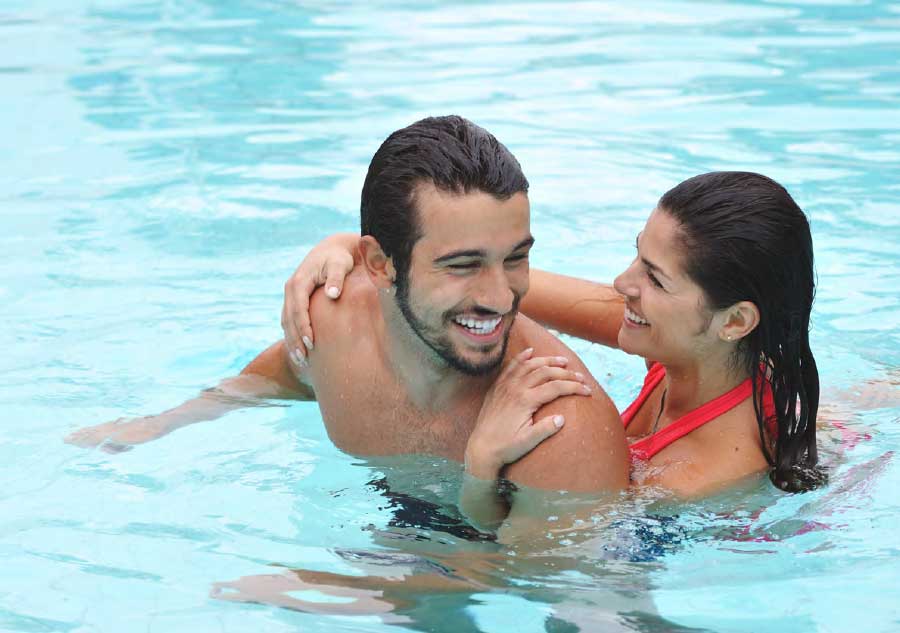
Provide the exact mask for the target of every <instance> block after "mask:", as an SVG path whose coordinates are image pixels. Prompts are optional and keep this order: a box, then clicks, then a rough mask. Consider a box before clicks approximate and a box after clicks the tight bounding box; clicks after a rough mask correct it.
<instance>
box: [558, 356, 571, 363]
mask: <svg viewBox="0 0 900 633" xmlns="http://www.w3.org/2000/svg"><path fill="white" fill-rule="evenodd" d="M556 362H558V363H568V362H569V359H568V358H566V357H565V356H557V357H556Z"/></svg>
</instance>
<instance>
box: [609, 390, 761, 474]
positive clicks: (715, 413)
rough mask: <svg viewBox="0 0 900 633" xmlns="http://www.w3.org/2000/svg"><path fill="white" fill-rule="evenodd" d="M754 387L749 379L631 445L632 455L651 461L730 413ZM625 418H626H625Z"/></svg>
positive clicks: (747, 396)
mask: <svg viewBox="0 0 900 633" xmlns="http://www.w3.org/2000/svg"><path fill="white" fill-rule="evenodd" d="M752 392H753V387H752V385H751V384H750V379H749V378H748V379H747V380H745V381H744V382H742V383H741V384H739V385H738V386H737V387H735V388H734V389H732V390H731V391H728V392H726V393H723V394H722V395H721V396H719V397H718V398H715V399H713V400H710V401H709V402H707V403H706V404H704V405H702V406H700V407H698V408H696V409H694V410H693V411H691V412H690V413H687V414H685V415H683V416H681V417H680V418H678V419H677V420H675V421H674V422H672V423H671V424H670V425H668V426H667V427H665V428H663V429H661V430H659V431H657V432H656V433H654V434H653V435H651V436H649V437H645V438H643V439H641V440H638V441H637V442H635V443H633V444H632V445H631V454H632V456H633V457H637V458H638V459H644V460H647V459H650V458H651V457H653V456H654V455H656V454H657V453H658V452H659V451H661V450H662V449H664V448H666V447H667V446H668V445H669V444H671V443H672V442H675V441H676V440H679V439H681V438H682V437H684V436H685V435H687V434H688V433H690V432H691V431H695V430H697V429H698V428H700V427H701V426H703V425H704V424H706V423H707V422H711V421H712V420H715V419H716V418H717V417H719V416H720V415H722V414H723V413H725V412H727V411H730V410H731V409H733V408H734V407H736V406H737V405H739V404H740V403H741V402H743V401H744V400H746V399H747V398H749V397H750V395H751V394H752ZM623 417H624V416H623Z"/></svg>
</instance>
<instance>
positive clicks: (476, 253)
mask: <svg viewBox="0 0 900 633" xmlns="http://www.w3.org/2000/svg"><path fill="white" fill-rule="evenodd" d="M533 244H534V237H532V236H531V235H529V236H528V237H526V238H525V239H524V240H522V241H521V242H519V243H518V244H516V245H515V247H514V248H513V249H512V250H513V252H516V251H520V250H522V249H523V248H530V247H531V246H532V245H533ZM486 256H487V252H486V251H483V250H478V249H470V250H461V251H452V252H450V253H447V254H446V255H441V256H440V257H437V258H435V260H434V263H435V264H440V263H443V262H446V261H450V260H451V259H460V258H463V257H473V258H477V257H486Z"/></svg>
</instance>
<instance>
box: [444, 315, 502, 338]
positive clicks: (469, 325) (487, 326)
mask: <svg viewBox="0 0 900 633" xmlns="http://www.w3.org/2000/svg"><path fill="white" fill-rule="evenodd" d="M453 320H454V321H456V322H457V323H459V324H460V325H461V326H463V327H464V328H466V329H467V330H469V331H470V332H472V333H473V334H481V335H484V334H490V333H491V332H493V331H494V330H496V329H497V326H498V325H500V321H502V320H503V318H502V317H497V318H496V319H488V320H481V319H465V318H462V317H456V318H455V319H453Z"/></svg>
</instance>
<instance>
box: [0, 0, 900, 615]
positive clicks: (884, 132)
mask: <svg viewBox="0 0 900 633" xmlns="http://www.w3.org/2000/svg"><path fill="white" fill-rule="evenodd" d="M898 59H900V4H898V3H897V2H877V1H872V2H866V1H859V0H821V1H816V0H795V1H790V0H784V1H776V0H773V1H771V2H749V1H746V2H730V3H724V2H708V3H707V2H704V3H690V2H674V1H673V2H663V1H657V2H641V3H635V4H632V3H612V2H610V3H605V2H555V3H550V2H477V1H473V2H465V3H447V4H443V3H437V2H418V3H408V2H386V3H381V2H368V3H353V2H339V1H333V2H332V1H324V2H297V1H295V2H284V1H278V0H259V1H257V2H215V1H212V0H206V1H203V0H195V1H192V2H188V1H186V0H169V1H165V2H150V1H145V2H137V1H132V2H128V1H124V0H123V1H112V0H108V1H104V0H93V1H91V2H86V1H82V2H77V1H73V2H59V1H57V2H40V1H38V2H24V1H21V0H2V1H0V94H2V97H3V98H2V100H0V139H2V141H0V218H2V224H3V231H2V232H0V253H2V255H0V321H2V323H3V327H2V328H0V349H2V350H3V352H4V353H3V357H2V359H0V421H2V424H0V556H2V561H3V564H2V566H0V630H9V631H35V632H37V631H42V632H43V631H72V632H76V631H77V632H82V631H84V632H87V631H92V632H93V631H98V632H99V631H110V632H116V633H119V632H123V631H165V632H167V633H170V632H177V631H191V632H192V633H196V632H198V631H216V632H219V631H241V632H243V631H263V630H264V631H268V632H277V631H297V630H303V631H341V630H342V631H386V630H395V629H396V628H397V627H400V629H401V630H404V629H405V630H413V631H490V632H494V631H513V630H514V631H516V632H517V633H526V632H531V631H545V630H547V631H568V630H576V629H577V628H580V629H582V630H589V631H594V630H624V631H684V630H704V631H753V632H756V631H847V630H861V631H866V632H867V633H874V632H877V631H896V630H900V606H898V600H897V598H898V593H897V587H898V586H900V547H898V541H897V538H896V529H895V526H896V516H897V515H898V512H900V497H898V493H897V491H898V490H900V464H898V461H900V458H897V457H895V454H896V451H897V450H898V449H900V426H898V424H897V422H898V420H900V407H898V396H897V392H898V383H900V369H898V367H900V310H898V290H897V289H898V287H900V272H898V271H900V269H898V259H900V257H898V251H900V248H898V245H900V214H898V211H897V199H898V196H900V177H898V174H900V149H898V148H900V65H898V61H897V60H898ZM447 113H458V114H462V115H464V116H466V117H468V118H470V119H472V120H474V121H476V122H477V123H479V124H481V125H483V126H485V127H486V128H488V129H489V130H491V131H492V132H494V133H495V134H496V135H497V137H498V138H499V139H501V140H502V141H503V142H504V143H505V144H507V146H508V147H509V148H510V149H511V150H512V151H513V152H514V153H515V154H516V155H517V157H518V158H519V160H520V161H521V163H522V165H523V168H524V170H525V173H526V175H527V176H528V178H529V179H530V181H531V185H532V189H531V201H532V209H533V232H534V234H535V236H536V238H537V246H536V248H535V250H534V256H533V264H534V265H536V266H539V267H544V268H549V269H552V270H555V271H560V272H565V273H568V274H572V275H581V276H585V277H589V278H593V279H597V280H605V281H609V280H611V279H612V278H613V277H614V276H615V275H616V274H617V273H618V272H619V271H620V270H622V269H623V268H624V267H625V265H626V263H627V262H628V261H629V260H630V258H631V257H632V253H633V251H632V243H633V238H634V235H635V234H636V232H637V231H638V230H639V229H640V227H641V226H642V223H643V221H644V219H645V218H646V216H647V215H648V212H649V210H650V209H652V207H653V205H654V203H655V201H656V199H657V198H658V197H659V196H660V195H661V194H662V193H663V192H664V191H665V190H667V189H668V188H669V187H671V186H672V185H674V184H676V183H677V182H679V181H680V180H682V179H684V178H686V177H688V176H691V175H694V174H697V173H700V172H704V171H710V170H714V169H742V170H752V171H759V172H762V173H765V174H767V175H769V176H771V177H773V178H775V179H776V180H778V181H780V182H782V183H783V184H785V185H786V186H787V187H788V189H789V190H790V191H791V192H792V193H793V194H794V196H795V198H796V199H797V200H798V202H799V203H800V205H801V206H802V207H803V208H804V209H805V210H806V211H807V213H808V214H809V216H810V218H811V222H812V228H813V237H814V240H815V246H816V256H817V271H818V282H819V286H818V294H817V300H816V304H815V309H814V314H813V332H812V341H813V349H814V351H815V353H816V358H817V360H818V363H819V368H820V372H821V377H822V384H823V401H824V402H825V403H827V406H826V407H825V411H824V412H823V417H825V418H826V419H828V420H838V421H840V422H842V423H843V424H844V425H845V426H846V427H847V429H849V431H851V432H852V433H853V434H855V435H856V440H854V441H853V442H850V443H848V442H846V441H843V442H842V441H841V440H840V438H841V434H840V433H838V432H836V431H827V432H825V433H823V437H822V452H823V457H824V460H825V462H826V463H827V464H828V465H829V469H830V475H831V484H830V485H829V486H828V487H826V488H824V489H822V490H819V491H816V492H813V493H809V494H804V495H785V494H782V493H779V492H777V491H775V490H774V489H773V488H772V487H771V486H769V485H768V484H767V483H766V482H764V481H758V482H751V483H750V484H749V485H748V486H747V487H746V488H744V489H740V490H736V491H733V492H731V493H729V494H728V495H725V496H724V497H723V498H721V499H714V500H707V501H704V502H698V503H692V504H685V505H683V506H680V507H678V508H676V509H672V508H670V509H669V510H668V511H666V512H662V511H659V510H658V509H656V508H654V509H647V508H646V507H645V504H644V502H643V501H642V500H640V499H635V500H630V501H627V502H623V504H622V507H621V508H620V509H619V510H618V516H613V517H610V516H604V517H597V518H598V519H602V520H598V521H597V525H596V526H592V525H591V522H590V521H588V525H586V526H580V527H578V529H575V530H572V529H569V528H570V527H571V526H561V525H557V524H556V523H557V522H554V520H553V519H552V517H551V518H550V519H548V526H547V544H546V546H547V547H546V550H545V551H543V552H540V553H535V552H533V551H529V552H525V551H519V550H517V549H516V548H503V547H501V546H498V545H496V544H494V543H491V542H490V541H484V540H477V539H476V540H467V539H468V538H469V537H470V536H471V535H468V536H467V534H466V532H465V529H464V528H465V526H464V525H463V524H461V523H460V521H459V517H458V514H456V510H455V507H454V505H453V504H454V501H455V494H456V490H457V486H458V482H459V474H460V473H459V471H460V467H459V466H458V465H456V464H452V463H446V462H443V461H441V460H436V459H433V458H429V457H407V458H397V459H394V460H381V461H366V460H361V459H358V458H355V457H353V456H349V455H345V454H343V453H341V452H340V451H338V450H336V449H335V448H334V447H333V446H332V445H331V443H330V442H329V440H328V438H327V436H326V434H325V432H324V430H323V428H322V424H321V419H320V417H319V415H318V412H317V409H316V407H315V405H314V404H309V403H280V402H268V403H260V406H256V407H252V408H248V409H245V410H242V411H239V412H235V413H232V414H230V415H228V416H226V417H225V418H223V419H221V420H218V421H216V422H210V423H206V424H199V425H195V426H192V427H189V428H186V429H182V430H180V431H178V432H177V433H174V434H172V435H170V436H168V437H165V438H163V439H160V440H158V441H156V442H154V443H151V444H148V445H145V446H140V447H138V448H136V449H135V450H132V451H130V452H127V453H122V454H117V455H109V454H106V453H104V452H101V451H85V450H82V449H77V448H74V447H72V446H68V445H65V444H63V442H62V438H63V437H64V436H65V435H66V434H67V433H69V432H71V431H72V430H74V429H76V428H79V427H82V426H86V425H90V424H96V423H99V422H103V421H107V420H112V419H115V418H118V417H121V416H137V415H145V414H149V413H153V412H157V411H160V410H162V409H165V408H168V407H170V406H172V405H174V404H177V403H179V402H181V401H182V400H184V399H186V398H188V397H191V396H192V395H194V394H195V393H196V392H197V391H198V390H200V389H202V388H204V387H207V386H210V385H213V384H215V383H216V382H217V381H218V380H219V379H221V378H222V377H225V376H227V375H230V374H234V373H235V372H237V371H239V370H240V368H241V367H242V366H243V365H244V364H245V363H246V362H247V361H249V360H250V359H251V358H252V357H253V356H254V355H255V354H256V353H257V352H258V351H259V350H261V349H262V348H264V347H265V346H267V345H268V344H270V343H271V342H272V341H273V340H275V339H276V338H277V337H278V336H279V334H280V326H279V317H280V308H281V297H282V285H283V283H284V281H285V279H286V278H287V277H288V275H289V274H290V273H291V271H292V270H293V268H294V266H295V265H296V263H297V262H298V261H299V260H300V258H301V257H302V256H303V254H304V253H305V252H306V251H307V250H308V248H309V247H310V246H311V245H312V244H314V243H315V242H317V241H318V240H319V239H321V238H322V237H324V236H325V235H327V234H329V233H331V232H333V231H337V230H352V229H353V228H355V226H356V224H357V213H358V200H359V190H360V187H361V183H362V179H363V176H364V174H365V170H366V167H367V164H368V161H369V159H370V157H371V155H372V153H373V152H374V151H375V149H376V148H377V146H378V145H379V143H380V142H381V140H383V138H384V137H385V136H387V134H389V133H390V132H391V131H393V130H395V129H397V128H399V127H402V126H404V125H406V124H408V123H410V122H412V121H414V120H416V119H418V118H421V117H423V116H426V115H433V114H447ZM568 342H569V343H570V344H571V346H572V347H573V348H574V349H575V350H576V351H577V352H578V353H579V354H580V355H581V356H582V357H583V358H584V359H585V360H586V362H587V364H588V366H589V367H590V368H591V369H592V371H593V372H594V373H595V375H596V376H597V377H598V379H599V380H600V381H601V383H603V384H604V385H605V386H607V388H608V390H609V392H610V394H611V395H612V396H613V398H614V399H615V400H616V402H617V403H618V404H619V406H624V405H625V404H626V403H627V402H628V401H629V398H630V397H632V396H633V395H634V393H635V391H636V389H637V386H638V385H639V384H640V380H641V378H642V375H643V370H642V364H641V361H640V360H639V359H636V358H632V357H627V356H625V355H623V354H620V353H618V352H614V351H610V350H605V349H603V348H600V347H598V346H596V345H592V344H588V343H585V342H583V341H577V340H569V341H568ZM563 496H564V495H561V496H560V497H563ZM551 501H553V500H551ZM553 502H560V503H566V502H567V500H566V499H560V500H555V501H553ZM610 520H611V521H612V524H613V526H614V527H612V528H611V527H610ZM573 534H574V535H575V536H573ZM463 555H464V557H467V558H465V560H466V561H467V562H466V563H465V564H466V565H469V566H471V569H472V570H476V571H477V572H478V573H479V574H480V575H479V578H480V579H481V583H482V584H481V585H480V587H481V588H480V589H478V590H475V589H473V590H471V591H462V592H450V591H446V592H442V591H434V592H431V593H428V592H425V593H421V594H415V595H412V596H411V597H408V600H409V602H408V603H407V605H406V607H405V609H404V610H402V612H400V611H398V612H397V613H395V614H393V616H395V619H393V620H392V619H391V617H385V616H378V615H369V616H358V617H350V616H335V615H328V614H325V613H304V612H298V611H293V610H288V609H282V608H277V607H274V606H269V605H254V604H241V603H235V602H227V601H223V600H218V599H215V598H213V597H210V591H211V588H213V587H214V586H215V583H218V582H222V581H232V580H236V579H238V578H241V577H244V576H251V575H258V574H273V573H276V574H277V573H280V569H281V568H280V567H278V566H288V567H296V568H303V569H307V570H318V571H322V572H333V573H342V574H349V575H360V574H363V573H374V572H371V570H372V569H374V568H381V569H382V571H383V573H385V574H387V575H390V574H391V573H395V574H396V573H398V572H397V571H396V569H393V567H394V566H395V565H396V567H397V569H400V568H402V567H403V565H404V564H407V563H409V561H413V562H412V563H409V564H411V565H413V566H415V565H419V567H418V568H417V569H420V570H421V569H424V570H425V572H426V573H432V572H434V570H435V569H439V567H438V566H439V565H445V566H447V567H452V565H453V564H454V563H453V561H459V560H460V557H461V556H463ZM379 556H380V557H381V558H378V557H379ZM415 556H418V557H421V558H414V557H415ZM416 561H418V562H416ZM448 561H449V562H448ZM273 565H274V566H275V567H273ZM429 570H431V571H429ZM297 595H298V596H299V597H303V598H306V599H312V600H321V601H325V600H331V601H332V602H334V601H339V600H340V599H338V598H334V597H329V596H324V595H318V594H315V593H312V594H310V593H306V594H302V595H301V594H297Z"/></svg>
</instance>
